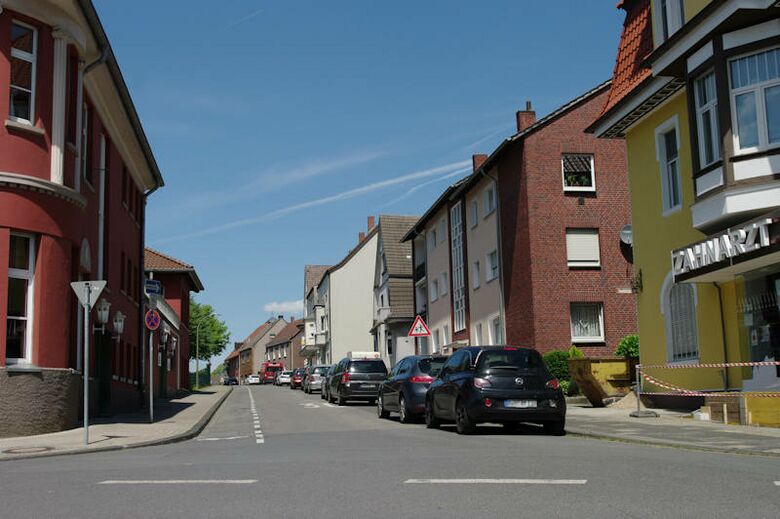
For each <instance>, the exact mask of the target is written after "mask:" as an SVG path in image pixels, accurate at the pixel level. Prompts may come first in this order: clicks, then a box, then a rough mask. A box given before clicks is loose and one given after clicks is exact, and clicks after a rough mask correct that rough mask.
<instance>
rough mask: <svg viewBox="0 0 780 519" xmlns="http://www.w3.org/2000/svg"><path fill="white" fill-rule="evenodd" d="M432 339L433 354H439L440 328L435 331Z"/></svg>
mask: <svg viewBox="0 0 780 519" xmlns="http://www.w3.org/2000/svg"><path fill="white" fill-rule="evenodd" d="M431 338H432V340H431V342H432V344H431V353H439V351H441V336H440V335H439V329H438V328H436V329H435V330H434V331H433V335H432V336H431Z"/></svg>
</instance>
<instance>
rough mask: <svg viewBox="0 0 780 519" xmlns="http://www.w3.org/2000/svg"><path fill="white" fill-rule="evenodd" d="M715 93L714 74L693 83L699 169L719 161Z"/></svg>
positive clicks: (718, 132) (718, 134) (711, 73)
mask: <svg viewBox="0 0 780 519" xmlns="http://www.w3.org/2000/svg"><path fill="white" fill-rule="evenodd" d="M715 93H716V90H715V73H713V72H710V73H709V74H707V75H706V76H704V77H702V78H699V79H697V80H696V82H695V83H694V96H695V98H696V99H695V100H696V125H697V126H698V135H699V162H700V165H701V167H705V166H709V165H710V164H712V163H713V162H715V161H716V160H718V159H720V130H719V129H718V128H719V127H718V99H717V96H716V95H715Z"/></svg>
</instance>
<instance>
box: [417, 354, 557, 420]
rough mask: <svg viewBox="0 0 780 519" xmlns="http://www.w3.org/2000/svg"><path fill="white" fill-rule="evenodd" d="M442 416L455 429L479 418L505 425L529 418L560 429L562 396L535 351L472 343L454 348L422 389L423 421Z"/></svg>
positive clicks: (437, 418) (540, 357) (555, 382)
mask: <svg viewBox="0 0 780 519" xmlns="http://www.w3.org/2000/svg"><path fill="white" fill-rule="evenodd" d="M442 421H454V422H455V425H456V426H457V431H458V434H469V433H471V432H473V431H474V428H475V427H476V425H477V424H478V423H482V422H496V423H501V424H504V425H505V426H507V427H510V428H514V427H515V426H516V425H517V424H519V423H521V422H531V423H539V424H542V425H543V426H544V430H545V432H547V433H550V434H555V435H562V434H564V433H565V425H566V401H565V399H564V396H563V391H561V389H560V387H559V386H558V380H557V379H556V378H555V377H553V376H552V375H551V374H550V372H549V371H548V370H547V367H546V366H545V364H544V361H543V360H542V356H541V355H540V354H539V352H538V351H536V350H532V349H529V348H516V347H513V346H472V347H468V348H463V349H460V350H458V351H456V352H455V353H454V354H453V355H452V357H450V358H449V360H447V362H446V363H445V364H444V366H442V369H441V371H440V372H439V376H438V377H437V378H436V380H434V381H433V383H431V386H430V388H429V389H428V392H427V394H426V397H425V424H426V425H427V426H428V428H436V427H438V426H439V424H440V423H441V422H442Z"/></svg>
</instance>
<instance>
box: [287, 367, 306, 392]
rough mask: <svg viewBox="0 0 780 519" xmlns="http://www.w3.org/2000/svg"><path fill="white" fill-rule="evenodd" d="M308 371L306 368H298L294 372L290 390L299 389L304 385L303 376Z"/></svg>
mask: <svg viewBox="0 0 780 519" xmlns="http://www.w3.org/2000/svg"><path fill="white" fill-rule="evenodd" d="M305 371H306V370H305V369H304V368H297V369H296V370H294V371H293V372H292V376H291V377H290V389H298V388H300V387H301V384H303V374H304V372H305Z"/></svg>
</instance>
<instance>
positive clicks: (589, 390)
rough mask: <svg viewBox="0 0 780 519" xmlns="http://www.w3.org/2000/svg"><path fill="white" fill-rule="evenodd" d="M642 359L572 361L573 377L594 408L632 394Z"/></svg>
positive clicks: (619, 358) (570, 362)
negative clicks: (612, 398) (613, 398)
mask: <svg viewBox="0 0 780 519" xmlns="http://www.w3.org/2000/svg"><path fill="white" fill-rule="evenodd" d="M637 362H638V359H635V358H626V357H582V358H577V359H569V376H570V377H571V379H572V380H574V382H576V383H577V386H578V387H579V388H580V391H582V394H583V395H585V397H586V398H587V399H588V401H590V403H591V404H592V405H593V407H604V400H605V399H607V398H610V397H622V396H625V395H627V394H628V393H629V392H630V391H631V385H632V384H633V383H634V376H635V367H636V365H637Z"/></svg>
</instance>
